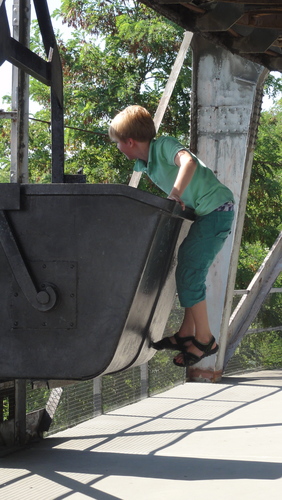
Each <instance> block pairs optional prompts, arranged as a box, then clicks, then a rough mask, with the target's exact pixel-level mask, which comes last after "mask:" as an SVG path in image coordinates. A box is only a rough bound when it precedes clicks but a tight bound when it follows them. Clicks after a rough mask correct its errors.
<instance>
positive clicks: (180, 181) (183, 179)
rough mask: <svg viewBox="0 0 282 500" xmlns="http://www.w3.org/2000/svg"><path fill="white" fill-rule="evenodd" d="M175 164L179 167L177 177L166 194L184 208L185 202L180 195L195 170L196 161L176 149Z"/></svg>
mask: <svg viewBox="0 0 282 500" xmlns="http://www.w3.org/2000/svg"><path fill="white" fill-rule="evenodd" d="M174 161H175V164H176V165H177V166H178V167H179V171H178V174H177V177H176V179H175V183H174V186H173V188H172V190H171V192H170V193H169V195H168V198H169V199H170V200H175V201H177V203H179V204H180V205H181V207H182V210H185V203H184V202H183V201H182V200H181V195H182V194H183V191H184V189H185V188H186V187H187V186H188V184H189V182H191V180H192V177H193V175H194V172H195V170H196V166H197V164H196V162H195V160H193V158H192V156H191V155H190V154H189V153H188V151H185V150H184V149H182V150H181V151H178V153H177V154H176V155H175V158H174Z"/></svg>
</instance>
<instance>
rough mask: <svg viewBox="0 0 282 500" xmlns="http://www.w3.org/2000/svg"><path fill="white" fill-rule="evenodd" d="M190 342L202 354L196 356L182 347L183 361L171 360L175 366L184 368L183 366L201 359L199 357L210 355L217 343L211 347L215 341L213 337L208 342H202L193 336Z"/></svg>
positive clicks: (214, 350)
mask: <svg viewBox="0 0 282 500" xmlns="http://www.w3.org/2000/svg"><path fill="white" fill-rule="evenodd" d="M192 342H193V344H194V346H195V347H197V348H198V349H199V350H200V351H202V352H203V354H202V356H196V354H193V353H192V352H187V351H186V350H185V349H182V354H183V363H178V362H177V361H176V360H175V359H174V360H173V362H174V364H175V365H176V366H180V367H182V368H184V367H185V366H192V365H195V364H196V363H199V361H201V359H203V358H206V357H208V356H211V355H212V354H215V353H216V352H217V351H218V345H217V344H216V346H215V347H214V348H213V349H212V346H213V344H214V343H215V338H214V337H212V338H211V340H210V342H209V343H208V344H202V342H199V341H198V340H196V339H195V338H194V337H193V338H192Z"/></svg>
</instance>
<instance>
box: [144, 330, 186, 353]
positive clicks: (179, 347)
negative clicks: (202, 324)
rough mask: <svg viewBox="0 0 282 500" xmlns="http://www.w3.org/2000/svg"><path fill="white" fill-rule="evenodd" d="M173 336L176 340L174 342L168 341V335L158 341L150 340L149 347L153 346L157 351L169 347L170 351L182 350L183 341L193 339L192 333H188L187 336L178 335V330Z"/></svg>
mask: <svg viewBox="0 0 282 500" xmlns="http://www.w3.org/2000/svg"><path fill="white" fill-rule="evenodd" d="M173 337H174V339H175V341H176V344H173V343H172V342H171V341H170V337H164V338H163V339H162V340H159V341H158V342H152V343H151V347H153V348H154V349H156V350H157V351H162V350H163V349H169V350H171V351H182V349H183V348H184V347H185V346H184V344H185V342H188V341H189V340H190V341H191V340H193V339H194V335H190V336H189V337H180V336H179V332H176V333H175V334H174V335H173Z"/></svg>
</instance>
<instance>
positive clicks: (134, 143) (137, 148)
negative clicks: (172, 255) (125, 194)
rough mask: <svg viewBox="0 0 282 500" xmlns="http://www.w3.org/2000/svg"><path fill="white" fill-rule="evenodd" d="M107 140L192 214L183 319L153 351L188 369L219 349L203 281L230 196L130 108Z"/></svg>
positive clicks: (226, 226) (224, 231)
mask: <svg viewBox="0 0 282 500" xmlns="http://www.w3.org/2000/svg"><path fill="white" fill-rule="evenodd" d="M109 136H110V138H111V140H112V141H114V142H116V143H117V147H118V149H119V150H120V151H121V152H122V153H123V154H124V155H125V156H126V157H127V158H128V159H129V160H136V162H135V165H134V170H136V171H143V172H145V173H146V174H147V175H148V176H149V177H150V179H151V180H152V181H153V182H154V183H155V184H156V185H157V186H158V187H159V188H161V189H162V190H163V191H164V192H165V193H166V194H167V195H168V198H169V199H170V200H174V201H176V202H177V203H179V204H180V205H181V207H182V209H183V210H184V209H185V205H186V206H187V207H189V208H192V209H194V211H195V215H196V220H195V221H194V222H193V224H192V225H191V228H190V231H189V233H188V235H187V236H186V238H185V239H184V241H183V242H182V244H181V246H180V248H179V252H178V264H177V268H176V286H177V291H178V296H179V301H180V305H181V306H182V307H184V318H183V322H182V325H181V326H180V328H179V331H178V332H177V333H176V334H175V335H173V336H172V337H166V338H163V339H162V340H160V341H159V342H155V343H153V344H152V346H153V347H154V348H155V349H157V350H161V349H172V350H179V351H180V353H179V354H178V355H177V356H176V357H175V358H174V360H173V361H174V363H175V364H176V365H177V366H191V365H194V364H196V363H198V362H199V361H200V360H201V359H203V358H204V357H206V356H210V355H212V354H215V353H216V352H217V351H218V345H217V343H216V341H215V338H214V336H213V335H212V333H211V331H210V327H209V322H208V315H207V304H206V286H205V282H206V276H207V273H208V270H209V267H210V265H211V264H212V262H213V260H214V258H215V256H216V255H217V253H218V252H219V251H220V249H221V248H222V246H223V243H224V241H225V240H226V238H227V236H228V234H230V229H231V225H232V221H233V217H234V212H233V207H234V198H233V194H232V192H231V191H230V189H228V188H227V187H226V186H224V185H223V184H221V183H220V182H219V181H218V180H217V178H216V177H215V175H214V174H213V172H212V171H211V170H210V169H208V168H207V167H206V166H205V165H204V164H203V163H202V162H201V161H200V160H199V159H198V158H197V157H196V156H195V155H193V154H192V153H191V152H190V151H189V150H188V149H187V148H185V147H184V146H182V144H180V143H179V142H178V141H177V140H176V139H175V138H173V137H167V136H164V137H160V138H158V139H155V136H156V130H155V126H154V122H153V119H152V117H151V115H150V113H149V112H148V111H147V110H146V109H145V108H143V107H141V106H128V107H127V108H126V109H124V110H123V111H121V112H120V113H118V115H117V116H116V117H115V118H114V119H113V121H112V123H111V125H110V127H109Z"/></svg>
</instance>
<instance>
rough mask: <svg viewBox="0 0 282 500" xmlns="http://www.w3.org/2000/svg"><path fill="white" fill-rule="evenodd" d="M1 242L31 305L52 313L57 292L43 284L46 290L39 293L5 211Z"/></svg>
mask: <svg viewBox="0 0 282 500" xmlns="http://www.w3.org/2000/svg"><path fill="white" fill-rule="evenodd" d="M0 242H1V244H2V247H3V250H4V252H5V255H6V257H7V259H8V262H9V264H10V266H11V269H12V271H13V274H14V276H15V279H16V281H17V282H18V285H19V286H20V288H21V290H22V292H23V293H24V295H25V297H26V298H27V300H28V301H29V303H30V304H31V305H32V307H34V309H37V310H38V311H43V312H45V311H50V309H52V308H53V307H54V305H55V304H56V301H57V296H56V292H55V290H54V288H53V286H51V285H50V284H49V283H43V284H42V285H41V288H44V290H42V289H41V290H40V291H37V289H36V287H35V285H34V283H33V281H32V279H31V276H30V274H29V272H28V270H27V268H26V265H25V262H24V260H23V257H22V255H21V253H20V250H19V248H18V245H17V243H16V240H15V238H14V235H13V233H12V231H11V228H10V226H9V223H8V221H7V219H6V216H5V213H4V212H3V210H0Z"/></svg>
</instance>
